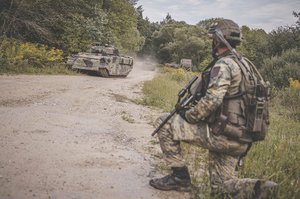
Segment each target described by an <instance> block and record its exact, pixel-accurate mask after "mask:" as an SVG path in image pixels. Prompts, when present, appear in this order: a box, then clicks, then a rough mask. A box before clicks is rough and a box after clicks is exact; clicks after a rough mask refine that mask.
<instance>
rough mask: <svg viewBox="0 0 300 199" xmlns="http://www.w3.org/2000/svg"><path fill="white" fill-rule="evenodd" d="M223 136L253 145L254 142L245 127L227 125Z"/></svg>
mask: <svg viewBox="0 0 300 199" xmlns="http://www.w3.org/2000/svg"><path fill="white" fill-rule="evenodd" d="M223 134H224V135H225V136H227V137H229V138H232V139H234V140H238V141H240V142H245V143H251V142H252V141H253V140H252V137H251V135H250V134H249V133H248V132H247V130H246V128H245V127H243V126H242V127H237V126H235V125H232V124H227V125H226V127H225V129H224V131H223Z"/></svg>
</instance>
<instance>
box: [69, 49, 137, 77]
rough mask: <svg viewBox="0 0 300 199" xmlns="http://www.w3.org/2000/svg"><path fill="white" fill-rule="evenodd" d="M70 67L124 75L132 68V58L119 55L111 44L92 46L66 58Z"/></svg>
mask: <svg viewBox="0 0 300 199" xmlns="http://www.w3.org/2000/svg"><path fill="white" fill-rule="evenodd" d="M67 65H69V66H71V67H72V69H79V70H86V71H96V72H98V74H99V75H100V76H103V77H109V76H121V77H126V76H127V75H128V74H129V73H130V71H131V70H132V68H133V58H132V57H128V56H119V50H118V49H117V48H115V47H113V46H100V45H95V46H92V48H91V50H90V52H87V53H78V54H76V55H72V56H71V57H69V58H68V60H67Z"/></svg>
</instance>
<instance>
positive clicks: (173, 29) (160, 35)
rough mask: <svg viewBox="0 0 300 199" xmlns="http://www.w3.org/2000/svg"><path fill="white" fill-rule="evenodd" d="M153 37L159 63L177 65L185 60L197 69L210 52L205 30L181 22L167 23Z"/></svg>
mask: <svg viewBox="0 0 300 199" xmlns="http://www.w3.org/2000/svg"><path fill="white" fill-rule="evenodd" d="M153 37H154V38H153V45H154V49H156V50H155V51H156V52H157V54H156V56H157V58H158V60H159V61H160V62H161V63H166V62H177V63H179V61H180V60H181V59H183V58H186V59H192V61H193V64H194V65H196V67H199V66H200V65H201V64H203V63H204V62H206V60H207V57H208V55H209V52H210V41H209V40H208V37H207V33H206V30H205V29H203V28H201V27H198V26H191V25H187V24H185V23H183V22H172V23H168V24H166V25H164V26H163V27H162V28H161V29H160V30H159V31H156V32H154V34H153Z"/></svg>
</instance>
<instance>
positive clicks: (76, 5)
mask: <svg viewBox="0 0 300 199" xmlns="http://www.w3.org/2000/svg"><path fill="white" fill-rule="evenodd" d="M135 4H136V1H127V0H116V1H111V0H91V1H86V0H64V1H60V0H45V1H34V0H3V2H1V8H0V11H1V12H0V36H1V35H5V36H7V37H9V38H17V39H20V40H23V41H28V42H32V43H42V44H46V45H48V46H55V47H58V48H61V49H64V50H65V51H66V52H67V53H74V52H78V51H84V50H86V48H87V46H88V45H90V44H91V43H93V42H102V43H107V42H111V43H112V44H114V45H116V46H117V47H120V48H121V49H123V50H126V51H130V52H135V51H137V50H139V49H140V48H141V46H142V45H143V42H144V40H143V37H141V36H140V33H139V32H138V30H137V14H136V11H135V8H134V5H135Z"/></svg>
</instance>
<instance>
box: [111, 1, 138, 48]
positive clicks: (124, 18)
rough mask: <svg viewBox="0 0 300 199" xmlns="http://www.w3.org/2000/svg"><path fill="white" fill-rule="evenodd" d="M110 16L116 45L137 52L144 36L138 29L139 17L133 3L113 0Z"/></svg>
mask: <svg viewBox="0 0 300 199" xmlns="http://www.w3.org/2000/svg"><path fill="white" fill-rule="evenodd" d="M108 18H109V21H108V26H109V29H110V30H111V31H112V39H113V41H112V42H113V43H114V45H116V46H118V47H120V48H121V49H123V50H126V51H131V52H136V51H138V50H139V49H140V48H141V47H142V45H143V43H144V38H143V37H141V35H140V33H139V31H138V30H137V20H138V19H137V13H136V10H135V8H134V7H133V5H131V4H130V3H129V2H128V1H127V0H114V1H111V2H110V7H109V10H108Z"/></svg>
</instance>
